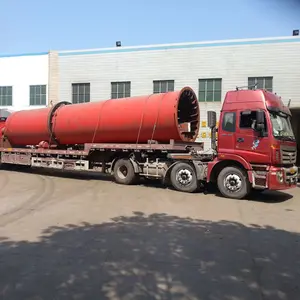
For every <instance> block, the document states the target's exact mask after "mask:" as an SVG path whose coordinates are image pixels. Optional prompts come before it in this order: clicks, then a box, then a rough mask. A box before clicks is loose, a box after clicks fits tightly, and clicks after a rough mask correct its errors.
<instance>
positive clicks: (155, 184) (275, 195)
mask: <svg viewBox="0 0 300 300" xmlns="http://www.w3.org/2000/svg"><path fill="white" fill-rule="evenodd" d="M2 169H3V170H4V171H8V172H9V171H15V172H19V173H24V174H37V175H45V176H54V177H57V178H70V179H75V180H103V181H113V177H112V176H111V175H109V174H103V173H97V172H90V171H80V172H78V171H69V170H64V171H62V170H53V169H46V168H45V169H40V168H22V167H21V166H3V167H2ZM139 184H140V185H143V186H145V187H149V188H158V189H160V188H162V189H166V188H168V189H170V190H175V189H174V188H173V187H172V186H171V185H170V184H167V186H164V185H163V184H162V182H161V181H160V180H155V179H145V178H141V179H140V182H139ZM298 188H299V187H298ZM197 192H198V193H199V192H200V193H205V194H211V195H216V196H218V197H223V196H222V195H221V193H220V192H219V190H218V188H217V187H216V185H214V184H209V185H208V186H207V188H203V187H202V188H200V189H199V191H197ZM184 194H185V195H187V193H184ZM292 198H293V196H292V195H291V194H288V193H285V192H280V191H265V192H261V191H253V192H252V193H250V195H248V196H247V198H246V199H245V200H248V201H257V202H265V203H281V202H285V201H288V200H290V199H292Z"/></svg>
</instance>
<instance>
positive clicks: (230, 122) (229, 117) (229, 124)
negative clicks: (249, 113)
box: [222, 112, 236, 132]
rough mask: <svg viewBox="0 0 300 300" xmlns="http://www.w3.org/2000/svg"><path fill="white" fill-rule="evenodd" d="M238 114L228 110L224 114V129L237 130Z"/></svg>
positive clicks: (228, 130)
mask: <svg viewBox="0 0 300 300" xmlns="http://www.w3.org/2000/svg"><path fill="white" fill-rule="evenodd" d="M235 123H236V114H235V113H234V112H226V113H224V115H223V122H222V129H223V130H224V131H227V132H235Z"/></svg>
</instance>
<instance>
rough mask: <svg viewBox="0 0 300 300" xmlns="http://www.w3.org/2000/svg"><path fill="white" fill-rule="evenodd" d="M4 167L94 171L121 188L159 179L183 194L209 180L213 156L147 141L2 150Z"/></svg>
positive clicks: (193, 147) (196, 146)
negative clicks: (208, 171)
mask: <svg viewBox="0 0 300 300" xmlns="http://www.w3.org/2000/svg"><path fill="white" fill-rule="evenodd" d="M0 152H1V163H2V164H10V165H21V166H27V167H35V168H50V169H57V170H66V171H67V170H72V171H74V170H75V171H92V172H101V173H108V174H111V175H113V177H114V179H115V181H116V182H117V183H120V184H127V185H128V184H135V183H137V182H138V180H139V179H140V178H141V177H144V178H148V179H159V180H162V182H163V183H164V184H166V185H168V184H171V185H172V186H173V187H174V188H175V189H177V190H179V191H183V192H190V193H191V192H195V191H196V190H197V189H198V187H199V184H200V182H201V181H205V178H206V176H207V162H208V161H211V159H212V155H211V154H204V153H203V143H197V142H194V143H186V142H184V143H182V142H175V141H174V140H171V141H170V142H169V143H165V144H162V143H157V142H156V141H148V143H145V144H116V143H101V144H84V145H83V147H82V149H81V150H76V149H74V148H66V149H48V148H47V149H45V148H36V147H28V148H0Z"/></svg>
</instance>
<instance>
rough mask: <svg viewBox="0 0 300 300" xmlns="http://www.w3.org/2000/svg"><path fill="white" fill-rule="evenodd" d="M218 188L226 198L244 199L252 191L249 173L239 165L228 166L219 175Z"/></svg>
mask: <svg viewBox="0 0 300 300" xmlns="http://www.w3.org/2000/svg"><path fill="white" fill-rule="evenodd" d="M217 181H218V188H219V191H220V192H221V194H222V195H223V196H224V197H226V198H231V199H243V198H245V197H246V196H247V195H248V194H249V193H250V191H251V186H250V182H249V180H248V178H247V174H246V173H245V172H244V171H243V170H241V169H240V168H238V167H226V168H224V169H223V170H222V171H221V172H220V173H219V175H218V180H217Z"/></svg>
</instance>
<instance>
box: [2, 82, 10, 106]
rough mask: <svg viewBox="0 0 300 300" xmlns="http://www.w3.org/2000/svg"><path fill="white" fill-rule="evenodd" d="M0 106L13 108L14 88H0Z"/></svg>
mask: <svg viewBox="0 0 300 300" xmlns="http://www.w3.org/2000/svg"><path fill="white" fill-rule="evenodd" d="M0 106H12V86H0Z"/></svg>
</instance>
